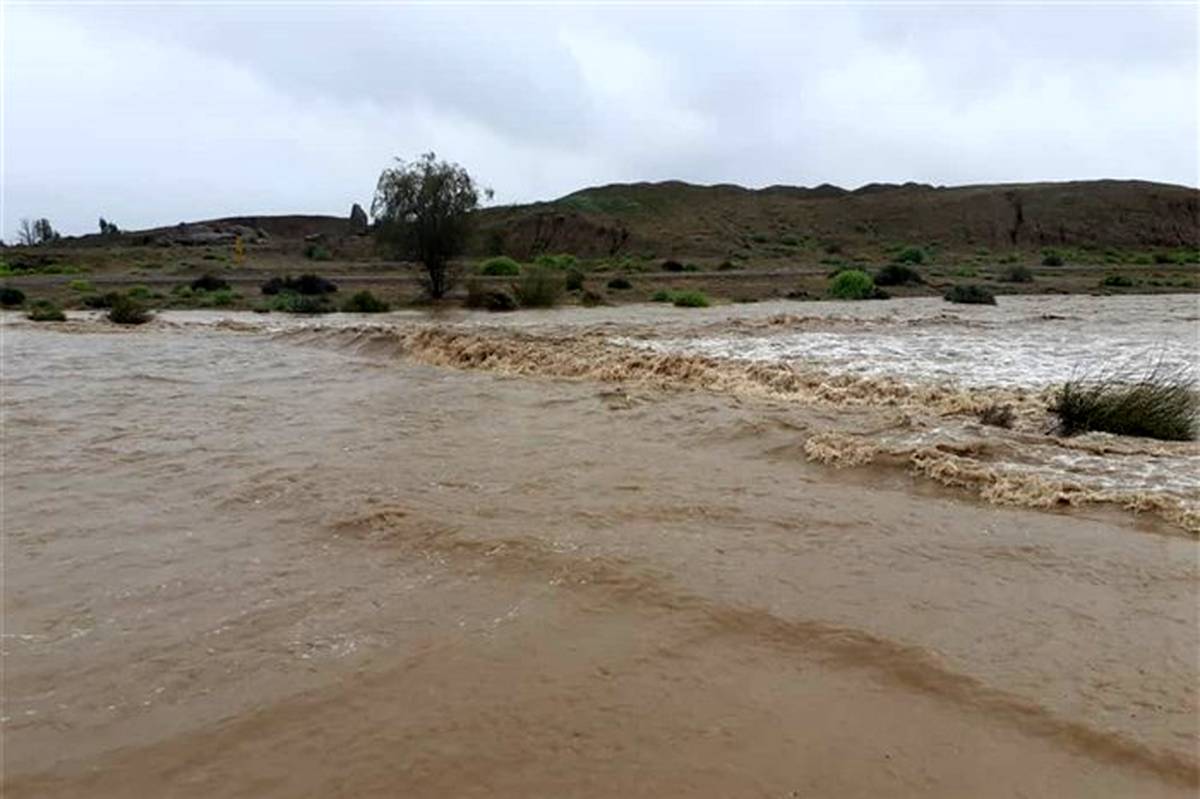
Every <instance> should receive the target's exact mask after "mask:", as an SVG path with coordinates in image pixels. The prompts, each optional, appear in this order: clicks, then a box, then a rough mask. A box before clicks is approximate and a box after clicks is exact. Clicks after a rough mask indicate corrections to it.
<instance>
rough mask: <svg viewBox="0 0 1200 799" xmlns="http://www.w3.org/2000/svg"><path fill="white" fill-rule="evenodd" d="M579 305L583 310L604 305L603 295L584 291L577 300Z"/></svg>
mask: <svg viewBox="0 0 1200 799" xmlns="http://www.w3.org/2000/svg"><path fill="white" fill-rule="evenodd" d="M579 304H580V305H582V306H583V307H584V308H595V307H596V306H597V305H605V304H606V303H605V301H604V295H602V294H597V293H596V292H594V291H585V292H583V294H582V296H580V298H579Z"/></svg>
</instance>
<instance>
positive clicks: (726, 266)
mask: <svg viewBox="0 0 1200 799" xmlns="http://www.w3.org/2000/svg"><path fill="white" fill-rule="evenodd" d="M734 269H741V267H740V266H738V265H737V264H735V263H734V262H733V261H730V260H728V259H726V260H724V261H721V263H719V264H717V271H718V272H731V271H733V270H734Z"/></svg>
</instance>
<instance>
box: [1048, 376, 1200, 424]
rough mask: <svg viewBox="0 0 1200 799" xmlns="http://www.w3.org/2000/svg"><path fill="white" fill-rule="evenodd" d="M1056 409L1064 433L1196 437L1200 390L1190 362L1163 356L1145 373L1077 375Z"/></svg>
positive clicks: (1057, 399)
mask: <svg viewBox="0 0 1200 799" xmlns="http://www.w3.org/2000/svg"><path fill="white" fill-rule="evenodd" d="M1050 410H1051V411H1052V412H1053V413H1054V414H1055V415H1057V416H1058V421H1059V428H1060V430H1061V431H1062V433H1063V434H1064V435H1074V434H1075V433H1082V432H1086V431H1089V430H1097V431H1101V432H1105V433H1115V434H1117V435H1123V436H1141V437H1143V438H1157V439H1161V440H1164V441H1191V440H1194V439H1195V438H1196V418H1197V413H1198V412H1200V394H1198V393H1197V387H1196V378H1195V376H1194V375H1193V374H1192V373H1191V371H1190V370H1189V369H1188V368H1187V367H1186V366H1172V365H1169V364H1167V363H1165V362H1164V361H1163V360H1162V359H1159V360H1158V361H1156V362H1155V363H1154V364H1153V366H1151V367H1150V368H1149V369H1148V370H1145V371H1144V372H1142V373H1140V374H1139V373H1137V372H1136V371H1132V370H1126V371H1124V372H1112V371H1108V372H1101V373H1098V374H1096V375H1094V376H1086V375H1085V376H1081V377H1073V378H1072V379H1071V380H1069V381H1067V383H1066V384H1064V385H1063V386H1062V387H1061V388H1060V389H1058V391H1057V392H1056V394H1055V396H1054V401H1053V404H1052V405H1051V407H1050Z"/></svg>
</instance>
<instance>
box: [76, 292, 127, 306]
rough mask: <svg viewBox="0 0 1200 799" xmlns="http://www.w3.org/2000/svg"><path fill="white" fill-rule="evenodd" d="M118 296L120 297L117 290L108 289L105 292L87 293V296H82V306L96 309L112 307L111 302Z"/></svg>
mask: <svg viewBox="0 0 1200 799" xmlns="http://www.w3.org/2000/svg"><path fill="white" fill-rule="evenodd" d="M120 298H121V295H120V294H119V293H118V292H115V291H109V292H105V293H104V294H89V295H88V296H86V297H84V298H83V300H82V302H83V307H85V308H94V309H96V310H103V309H105V308H111V307H113V303H115V302H116V301H117V300H119V299H120Z"/></svg>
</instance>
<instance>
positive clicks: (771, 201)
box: [472, 180, 1200, 257]
mask: <svg viewBox="0 0 1200 799" xmlns="http://www.w3.org/2000/svg"><path fill="white" fill-rule="evenodd" d="M797 242H806V243H812V242H819V243H820V246H823V247H826V248H829V249H832V250H855V249H864V248H867V249H871V248H874V249H877V248H883V247H891V246H896V245H901V244H906V243H912V244H921V245H928V244H937V245H938V246H941V247H945V248H948V249H952V250H953V249H962V250H966V249H971V248H988V249H993V250H1002V249H1012V248H1017V249H1037V248H1041V247H1052V246H1070V247H1100V248H1103V247H1118V248H1136V247H1189V246H1190V247H1194V246H1198V244H1200V192H1198V191H1197V190H1196V189H1192V188H1187V187H1184V186H1173V185H1168V184H1161V183H1148V182H1144V181H1113V180H1102V181H1079V182H1071V183H1033V184H1008V185H988V186H962V187H955V188H941V187H933V186H927V185H921V184H915V183H906V184H903V185H894V184H869V185H867V186H863V187H862V188H859V189H856V190H854V191H847V190H844V189H840V188H838V187H836V186H829V185H823V186H818V187H816V188H812V189H806V188H801V187H791V186H771V187H768V188H765V189H760V190H751V189H745V188H742V187H739V186H730V185H719V186H694V185H690V184H686V183H680V182H667V183H656V184H649V183H635V184H620V185H612V186H602V187H598V188H592V189H584V190H582V191H579V192H576V193H574V194H570V195H568V196H566V197H563V198H561V199H559V200H556V201H554V202H549V203H537V204H533V205H526V206H510V207H505V208H492V209H487V210H485V211H482V212H480V214H479V225H478V234H477V236H476V239H475V241H474V244H473V248H472V249H473V250H474V251H476V252H477V253H478V254H487V253H498V252H504V253H507V254H509V255H513V256H516V257H528V256H529V255H533V254H536V253H539V252H560V251H561V252H572V253H575V254H576V255H580V256H603V255H612V254H618V253H629V254H638V253H641V252H654V253H656V254H657V255H659V256H663V255H668V254H674V255H695V256H721V255H728V254H731V253H734V252H739V251H747V250H751V251H754V250H756V249H757V250H764V249H766V250H768V251H769V250H770V249H771V248H772V247H775V248H776V249H777V250H778V253H777V254H778V255H784V254H786V247H788V246H797V244H796V243H797Z"/></svg>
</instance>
